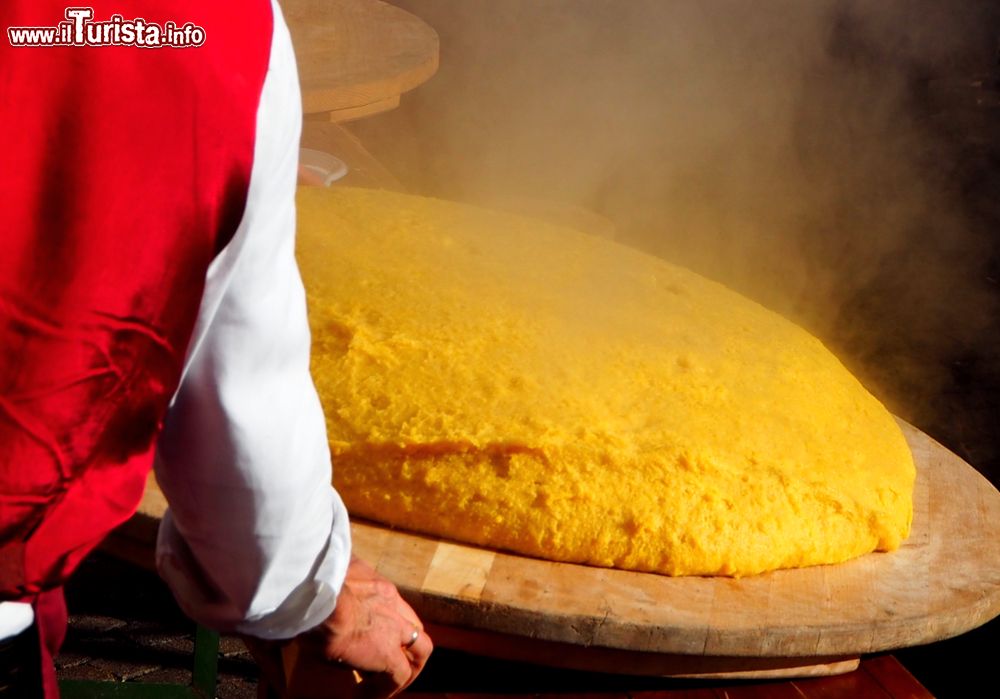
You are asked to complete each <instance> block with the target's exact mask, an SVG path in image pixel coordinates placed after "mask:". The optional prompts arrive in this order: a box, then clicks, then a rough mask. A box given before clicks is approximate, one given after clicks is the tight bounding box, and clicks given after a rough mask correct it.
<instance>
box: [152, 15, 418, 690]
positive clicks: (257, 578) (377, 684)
mask: <svg viewBox="0 0 1000 699" xmlns="http://www.w3.org/2000/svg"><path fill="white" fill-rule="evenodd" d="M274 11H275V32H274V40H273V44H272V56H271V66H270V70H269V72H268V76H267V79H266V80H265V83H264V88H263V93H262V95H261V102H260V107H259V111H258V118H257V126H258V129H257V142H256V146H255V151H254V167H253V172H252V175H251V180H250V190H249V193H248V198H247V206H246V210H245V213H244V219H243V221H242V223H241V225H240V228H239V229H238V231H237V232H236V235H235V236H234V238H233V240H232V241H231V242H230V243H229V245H228V246H227V247H226V249H225V250H223V251H222V252H221V253H220V254H219V256H218V257H217V258H216V259H215V260H214V262H213V263H212V266H211V267H210V268H209V271H208V275H207V280H206V288H205V293H204V297H203V300H202V305H201V310H200V313H199V317H198V323H197V325H196V327H195V331H194V334H193V337H192V344H191V347H190V350H189V354H188V361H187V364H186V367H185V374H184V377H183V379H182V382H181V386H180V388H179V390H178V392H177V395H176V397H175V400H174V403H173V405H172V407H171V410H170V412H169V413H168V416H167V420H166V422H165V425H164V431H163V434H162V436H161V440H160V445H159V452H158V458H157V462H156V475H157V479H158V481H159V483H160V486H161V488H162V490H163V492H164V495H166V497H167V499H168V501H169V502H170V508H171V509H170V511H169V512H168V513H167V515H166V516H165V517H164V520H163V524H162V526H161V528H160V536H159V542H158V551H157V566H158V568H159V570H160V573H161V575H162V576H163V577H164V579H165V580H166V581H167V582H168V584H169V585H170V586H171V588H172V589H173V591H174V594H175V596H176V597H177V598H178V601H179V603H180V604H181V606H182V607H183V608H184V610H185V612H186V613H187V614H188V615H189V616H191V617H192V618H194V619H196V620H198V621H199V622H201V623H204V624H206V625H208V626H211V627H214V628H217V629H221V630H226V631H236V632H239V633H241V634H244V637H245V639H246V640H247V642H248V646H249V647H250V648H251V650H252V651H253V652H254V654H255V656H256V657H257V658H258V660H259V661H260V662H261V664H262V669H263V671H264V673H265V675H266V676H268V677H270V678H271V680H272V683H273V684H275V685H276V686H280V685H282V684H283V683H284V681H285V678H284V677H283V670H282V664H281V662H280V660H276V659H275V658H276V656H280V655H281V654H282V653H283V652H287V651H289V650H293V651H294V653H295V654H297V662H296V677H297V678H299V679H301V678H309V677H315V676H321V677H323V678H324V682H326V683H325V684H322V685H320V686H323V687H326V688H329V687H331V686H333V687H336V686H338V685H337V683H338V682H339V683H341V684H340V685H339V686H343V687H344V688H345V689H350V688H351V687H352V685H353V680H354V678H355V677H356V676H357V675H355V674H353V673H352V672H350V670H353V669H358V670H361V671H362V672H364V673H365V675H364V678H365V680H367V681H366V682H365V683H364V685H363V689H362V690H361V691H362V693H363V694H364V695H365V696H368V697H375V696H387V695H389V694H392V693H394V692H396V691H398V690H399V689H401V688H402V687H405V686H406V685H408V684H409V683H410V682H412V681H413V679H414V678H415V677H416V676H417V674H418V673H419V672H420V670H421V669H422V668H423V666H424V663H425V662H426V660H427V658H428V656H429V655H430V653H431V650H432V644H431V641H430V639H429V638H428V637H427V635H426V634H425V633H423V627H422V625H421V623H420V621H419V619H418V618H417V616H416V614H414V612H413V610H412V609H411V608H410V607H409V605H407V604H406V602H404V601H403V600H402V599H401V598H400V596H399V593H398V592H397V590H396V588H395V587H394V586H393V585H392V583H390V582H389V581H387V580H385V579H384V578H382V577H381V576H379V575H378V574H377V573H375V571H374V570H373V569H371V568H370V567H369V566H367V565H366V564H364V563H363V562H361V561H359V560H357V559H354V560H351V556H350V531H349V528H348V519H347V512H346V510H345V509H344V505H343V503H342V502H341V500H340V498H339V496H338V495H337V493H336V492H335V491H334V490H333V487H332V485H331V482H332V478H331V468H330V456H329V448H328V445H327V438H326V428H325V423H324V419H323V414H322V409H321V407H320V403H319V399H318V397H317V395H316V391H315V388H314V386H313V383H312V379H311V377H310V375H309V329H308V324H307V320H306V309H305V296H304V292H303V289H302V282H301V280H300V278H299V273H298V268H297V266H296V264H295V257H294V227H295V211H294V189H295V178H296V170H297V160H298V138H299V128H300V123H301V113H300V107H299V105H300V98H299V92H298V83H297V80H296V78H295V65H294V56H293V55H292V51H291V45H290V42H289V38H288V34H287V30H286V28H285V26H284V23H283V22H282V21H281V17H280V13H279V12H278V10H277V8H276V7H275V10H274ZM283 639H292V641H291V642H287V641H284V640H283ZM296 677H292V678H291V680H292V684H291V685H290V686H289V690H290V691H293V693H294V690H295V686H296V685H295V682H296V681H297V680H296ZM330 682H332V683H333V684H330Z"/></svg>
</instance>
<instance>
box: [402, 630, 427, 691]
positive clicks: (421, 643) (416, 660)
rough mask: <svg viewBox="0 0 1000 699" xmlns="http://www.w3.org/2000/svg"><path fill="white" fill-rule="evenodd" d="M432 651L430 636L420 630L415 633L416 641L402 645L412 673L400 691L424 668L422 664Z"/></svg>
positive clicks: (425, 662) (424, 663)
mask: <svg viewBox="0 0 1000 699" xmlns="http://www.w3.org/2000/svg"><path fill="white" fill-rule="evenodd" d="M407 641H409V639H407ZM433 651H434V643H433V642H432V641H431V637H430V636H429V635H428V634H427V632H426V631H422V630H421V631H420V632H419V634H418V635H417V640H416V641H414V642H413V643H412V644H410V645H404V647H403V654H404V655H405V656H406V657H407V659H408V660H409V663H410V667H411V668H412V673H411V674H410V678H409V679H408V680H407V681H406V683H405V684H404V685H402V686H401V687H400V690H401V691H402V690H403V689H406V688H407V687H409V686H410V684H412V682H413V680H415V679H417V675H419V674H420V672H421V671H422V670H423V669H424V665H426V664H427V660H428V658H430V657H431V653H432V652H433Z"/></svg>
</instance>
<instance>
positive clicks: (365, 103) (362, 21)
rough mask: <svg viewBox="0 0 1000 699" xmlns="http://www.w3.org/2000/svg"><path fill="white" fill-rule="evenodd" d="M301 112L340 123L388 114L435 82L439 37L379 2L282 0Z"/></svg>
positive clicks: (421, 24) (408, 17) (366, 0)
mask: <svg viewBox="0 0 1000 699" xmlns="http://www.w3.org/2000/svg"><path fill="white" fill-rule="evenodd" d="M281 6H282V10H283V12H284V15H285V20H286V22H287V23H288V29H289V32H290V33H291V35H292V43H293V45H294V46H295V56H296V60H297V62H298V66H299V81H300V83H301V85H302V104H303V112H304V113H306V114H313V115H316V114H319V115H321V117H320V118H324V119H329V120H332V121H346V120H348V119H356V118H359V117H362V116H367V115H368V114H373V113H376V112H381V111H385V110H387V109H392V108H393V107H395V106H396V105H397V104H399V96H400V95H401V94H402V93H404V92H406V91H407V90H412V89H413V88H414V87H416V86H417V85H420V84H421V83H422V82H424V81H425V80H427V79H428V78H430V77H431V76H432V75H434V73H435V71H436V70H437V67H438V37H437V34H436V33H435V32H434V30H433V29H431V28H430V27H429V26H427V25H426V24H425V23H424V22H423V21H421V20H420V19H418V18H417V17H414V16H413V15H411V14H410V13H408V12H406V11H404V10H401V9H399V8H398V7H394V6H393V5H389V4H388V3H385V2H381V1H380V0H284V2H282V3H281Z"/></svg>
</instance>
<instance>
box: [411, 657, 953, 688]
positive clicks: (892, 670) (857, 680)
mask: <svg viewBox="0 0 1000 699" xmlns="http://www.w3.org/2000/svg"><path fill="white" fill-rule="evenodd" d="M432 662H433V660H432ZM623 681H627V680H623ZM679 682H680V681H679ZM686 684H688V685H690V684H694V685H696V686H694V687H690V686H685V687H684V688H678V689H663V690H655V691H627V690H625V689H623V690H622V691H608V690H607V689H601V690H597V691H593V692H589V691H588V692H579V691H577V692H573V693H564V692H558V693H555V692H553V693H536V692H530V694H529V693H527V692H525V693H519V692H514V693H504V694H488V693H480V692H478V691H476V692H426V691H425V692H406V693H405V694H404V695H403V696H404V697H406V698H407V699H514V698H515V697H518V696H531V697H532V698H533V699H584V698H586V699H933V695H932V694H931V693H930V692H928V691H927V690H926V689H925V688H924V687H923V686H921V685H920V683H919V682H917V680H916V679H914V678H913V676H912V675H911V674H910V673H909V672H907V670H906V669H905V668H904V667H903V666H902V665H900V663H899V661H898V660H896V658H894V657H893V656H891V655H881V656H875V657H871V658H866V659H864V660H862V661H861V666H860V667H859V668H858V669H857V670H855V671H854V672H850V673H847V674H844V675H835V676H832V677H817V678H812V679H801V680H785V681H780V680H775V681H770V682H718V681H708V680H706V681H704V682H686Z"/></svg>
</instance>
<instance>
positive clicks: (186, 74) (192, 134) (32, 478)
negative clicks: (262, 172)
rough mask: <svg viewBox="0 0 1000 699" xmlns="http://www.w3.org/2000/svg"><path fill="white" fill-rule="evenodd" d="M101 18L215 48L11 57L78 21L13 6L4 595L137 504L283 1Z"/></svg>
mask: <svg viewBox="0 0 1000 699" xmlns="http://www.w3.org/2000/svg"><path fill="white" fill-rule="evenodd" d="M88 5H89V6H92V7H93V8H94V13H95V14H94V17H95V19H96V20H107V19H109V18H110V17H111V15H112V14H114V13H116V12H117V13H123V14H124V15H125V18H126V19H132V18H135V17H142V18H145V19H147V20H149V21H156V22H161V23H164V22H166V21H168V20H173V21H175V22H176V23H177V24H179V25H183V24H184V23H186V22H193V23H195V24H197V25H200V26H202V27H204V28H205V31H206V36H207V40H206V42H205V44H204V45H203V46H200V47H191V48H183V49H177V48H159V49H149V48H139V47H136V46H100V47H94V46H62V47H13V46H11V45H10V42H9V41H8V37H7V32H6V30H7V28H8V27H11V26H54V25H57V24H58V23H59V22H60V21H63V20H64V19H65V17H64V14H63V13H64V10H65V8H66V6H67V5H66V3H65V2H54V1H52V0H44V1H40V0H24V1H17V2H4V3H3V4H2V5H0V24H2V25H3V26H2V29H3V32H4V34H3V36H2V38H0V95H2V97H0V153H2V156H0V157H2V161H0V163H2V169H0V202H2V206H0V560H2V561H3V565H0V598H8V599H9V598H18V597H23V596H31V595H33V594H35V593H37V592H38V591H39V590H42V589H47V588H52V587H55V586H58V585H59V584H61V583H62V582H63V580H65V578H66V577H67V576H68V575H69V573H70V572H71V571H72V569H73V568H74V566H75V565H76V564H77V563H78V562H79V560H80V559H81V558H82V557H83V556H84V555H86V553H87V552H88V551H89V550H90V549H91V548H92V547H93V546H94V545H96V544H97V542H98V541H99V540H100V539H101V538H102V537H103V536H104V534H105V533H106V532H107V531H109V530H110V529H111V528H112V527H114V526H115V525H117V524H118V523H120V522H121V521H123V520H124V519H126V518H127V517H128V516H129V515H130V514H131V513H132V512H133V511H134V509H135V507H136V505H137V504H138V502H139V499H140V497H141V494H142V490H143V485H144V479H145V475H146V472H147V471H148V469H149V467H150V463H151V458H152V449H153V444H154V440H155V437H156V434H157V433H158V430H159V428H160V423H161V420H162V417H163V414H164V412H165V410H166V406H167V403H168V401H169V399H170V396H171V395H172V393H173V391H174V389H175V388H176V386H177V383H178V380H179V376H180V370H181V366H182V363H183V358H184V354H185V351H186V347H187V343H188V340H189V337H190V333H191V330H192V327H193V323H194V320H195V317H196V315H197V311H198V305H199V302H200V298H201V292H202V286H203V283H204V277H205V272H206V269H207V266H208V264H209V262H210V261H211V260H212V258H213V256H214V255H215V253H216V252H217V251H218V250H219V249H220V248H221V247H222V246H224V245H225V243H226V242H227V241H228V240H229V238H230V237H231V236H232V234H233V232H234V231H235V229H236V226H237V225H238V223H239V220H240V218H241V216H242V211H243V207H244V204H245V197H246V191H247V186H248V182H249V177H250V170H251V166H252V157H253V143H254V129H255V125H256V111H257V103H258V101H259V97H260V92H261V88H262V85H263V80H264V75H265V72H266V68H267V60H268V55H269V51H270V40H271V27H272V24H271V22H272V17H271V8H270V4H269V3H268V2H267V1H266V0H255V1H254V2H243V3H238V4H231V3H204V2H198V1H195V0H177V1H173V2H150V1H148V0H141V1H140V0H136V1H133V2H129V3H126V4H125V5H123V4H122V3H120V2H114V3H112V2H102V1H98V2H91V3H88Z"/></svg>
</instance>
